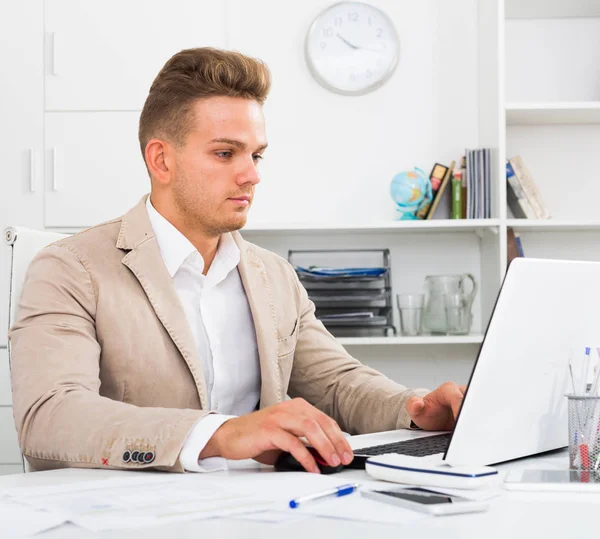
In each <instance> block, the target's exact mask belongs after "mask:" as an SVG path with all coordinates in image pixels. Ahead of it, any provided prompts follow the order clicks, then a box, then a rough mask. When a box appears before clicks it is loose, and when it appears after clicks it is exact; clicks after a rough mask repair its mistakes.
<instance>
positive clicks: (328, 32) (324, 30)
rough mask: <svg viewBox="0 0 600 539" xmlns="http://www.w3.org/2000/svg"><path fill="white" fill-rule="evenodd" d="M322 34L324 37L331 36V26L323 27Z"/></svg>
mask: <svg viewBox="0 0 600 539" xmlns="http://www.w3.org/2000/svg"><path fill="white" fill-rule="evenodd" d="M323 35H324V36H325V37H332V36H333V28H324V29H323Z"/></svg>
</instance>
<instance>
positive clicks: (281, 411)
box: [199, 399, 353, 473]
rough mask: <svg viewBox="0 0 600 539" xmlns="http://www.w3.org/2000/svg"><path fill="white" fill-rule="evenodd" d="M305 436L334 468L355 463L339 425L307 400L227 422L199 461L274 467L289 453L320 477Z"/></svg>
mask: <svg viewBox="0 0 600 539" xmlns="http://www.w3.org/2000/svg"><path fill="white" fill-rule="evenodd" d="M301 436H303V437H304V438H306V439H307V440H308V443H309V444H310V445H311V446H312V447H314V448H315V449H316V450H317V451H318V452H319V454H320V455H321V456H322V457H323V458H324V459H325V460H326V461H327V462H328V463H329V464H330V465H331V466H339V465H340V463H341V464H350V462H352V458H353V453H352V449H351V448H350V445H349V444H348V441H347V440H346V438H345V437H344V435H343V433H342V431H341V430H340V428H339V426H338V424H337V423H336V422H335V421H334V420H333V419H331V418H330V417H329V416H327V415H326V414H324V413H323V412H321V411H320V410H317V408H315V407H314V406H312V405H310V404H308V402H306V401H305V400H304V399H293V400H289V401H285V402H280V403H278V404H275V405H273V406H269V407H267V408H264V409H263V410H260V411H258V412H252V413H251V414H247V415H244V416H240V417H236V418H234V419H229V420H227V421H226V422H225V423H223V424H222V425H221V426H220V427H219V428H218V429H217V430H216V431H215V433H214V434H213V435H212V438H211V439H210V440H209V441H208V443H207V444H206V446H205V447H204V449H203V450H202V452H201V453H200V456H199V458H201V459H204V458H209V457H224V458H226V459H231V460H239V459H249V458H253V459H256V460H258V461H259V462H262V463H264V464H273V463H274V462H275V460H276V458H277V456H278V455H279V453H280V452H281V451H288V452H289V453H291V454H292V455H293V456H294V457H295V458H296V460H297V461H298V462H299V463H300V464H302V466H304V468H305V469H306V470H307V471H309V472H315V473H319V468H318V467H317V463H316V462H315V459H314V458H313V456H312V455H311V454H310V453H309V452H308V450H307V449H306V446H305V445H304V444H303V443H302V441H301V440H300V437H301Z"/></svg>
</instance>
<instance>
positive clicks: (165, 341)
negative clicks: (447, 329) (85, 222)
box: [9, 48, 463, 472]
mask: <svg viewBox="0 0 600 539" xmlns="http://www.w3.org/2000/svg"><path fill="white" fill-rule="evenodd" d="M269 87H270V76H269V72H268V69H267V67H266V66H265V65H264V64H262V63H261V62H259V61H257V60H254V59H251V58H248V57H245V56H243V55H241V54H239V53H234V52H226V51H219V50H215V49H210V48H201V49H191V50H185V51H181V52H180V53H178V54H176V55H175V56H174V57H173V58H171V59H170V60H169V61H168V62H167V64H166V65H165V66H164V67H163V69H162V70H161V71H160V73H159V74H158V76H157V77H156V79H155V81H154V82H153V84H152V87H151V88H150V92H149V95H148V98H147V100H146V103H145V105H144V108H143V111H142V114H141V117H140V126H139V138H140V145H141V150H142V153H143V156H144V159H145V162H146V166H147V169H148V173H149V175H150V179H151V195H150V197H149V198H148V197H144V198H143V199H142V201H141V202H140V203H139V204H138V205H137V206H136V207H134V208H133V209H132V210H131V211H129V212H128V213H127V214H126V215H124V216H123V217H121V218H119V219H115V220H113V221H110V222H108V223H104V224H101V225H98V226H95V227H92V228H90V229H88V230H85V231H83V232H81V233H79V234H76V235H74V236H72V237H70V238H68V239H64V240H61V241H59V242H56V243H54V244H53V245H51V246H49V247H47V248H45V249H44V250H42V251H41V252H40V253H39V254H38V256H37V257H36V258H35V260H34V261H33V262H32V264H31V266H30V268H29V271H28V273H27V277H26V282H25V286H24V290H23V295H22V298H21V302H20V308H19V315H18V320H17V321H16V323H15V325H14V327H13V328H12V329H11V331H10V335H9V336H10V341H11V356H12V384H13V399H14V414H15V421H16V425H17V430H18V435H19V443H20V446H21V450H22V452H23V454H24V455H25V457H26V458H27V459H28V461H29V463H30V465H31V466H32V467H33V468H34V469H37V470H42V469H49V468H57V467H65V466H79V467H105V468H123V469H132V468H135V469H137V468H144V467H155V468H158V469H162V470H168V471H178V472H181V471H186V470H187V471H206V470H214V469H221V468H223V467H224V466H225V464H224V460H223V459H224V458H228V459H245V458H255V459H257V460H259V461H261V462H264V463H273V462H274V459H275V458H276V457H277V455H278V453H279V452H280V451H282V450H283V451H289V452H291V453H292V454H293V455H294V456H295V457H296V459H297V460H298V461H299V462H300V463H301V464H302V465H303V466H304V467H305V468H306V469H307V470H309V471H314V472H317V471H318V469H317V466H316V463H315V461H314V459H313V457H312V456H311V455H310V453H309V452H308V451H307V449H306V447H305V445H304V444H303V443H302V441H301V439H300V438H301V437H305V438H306V439H307V440H308V441H309V442H310V443H311V444H312V445H313V446H314V447H315V448H316V449H317V450H318V451H319V453H320V454H321V455H322V456H323V457H324V458H325V459H326V460H327V461H328V462H329V463H330V464H331V465H334V466H336V465H338V464H339V463H340V462H342V463H344V464H348V463H349V462H350V461H351V460H352V451H351V449H350V446H349V444H348V443H347V441H346V438H345V437H344V436H343V434H342V431H341V429H344V430H346V431H348V432H352V433H365V432H374V431H381V430H390V429H396V428H403V427H409V425H410V422H411V419H412V421H414V423H415V424H416V425H417V426H419V427H421V428H424V429H436V430H437V429H450V428H452V426H453V424H454V419H455V417H456V415H457V413H458V409H459V407H460V403H461V400H462V394H463V390H462V389H459V388H458V387H457V386H456V385H455V384H452V383H447V384H444V385H443V386H441V387H440V388H439V389H437V390H436V391H434V392H432V393H430V394H428V395H427V396H425V398H422V396H424V395H425V394H426V393H427V391H425V390H414V391H413V390H408V389H407V388H405V387H403V386H400V385H398V384H396V383H394V382H392V381H391V380H389V379H387V378H386V377H384V376H383V375H381V374H379V373H377V372H376V371H374V370H373V369H370V368H368V367H365V366H363V365H361V364H360V363H359V362H358V361H357V360H355V359H354V358H352V357H351V356H350V355H349V354H348V353H347V352H346V351H345V350H344V349H343V348H342V347H341V346H340V345H339V344H338V343H337V341H336V340H335V339H334V338H333V337H332V336H331V335H330V334H329V333H328V332H327V331H326V329H325V328H324V326H323V325H322V324H321V323H320V322H319V321H318V320H317V319H316V318H315V315H314V305H313V304H312V302H311V301H309V299H308V296H307V294H306V291H305V290H304V288H303V287H302V286H301V285H300V283H299V281H298V279H297V277H296V274H295V272H294V270H293V269H292V268H291V266H290V265H289V264H288V263H287V262H286V261H285V260H283V259H282V258H280V257H278V256H276V255H275V254H273V253H270V252H268V251H266V250H264V249H261V248H259V247H257V246H255V245H252V244H250V243H248V242H246V241H244V240H243V239H242V238H241V236H240V235H239V233H238V232H236V231H237V230H239V229H240V228H242V227H243V226H244V224H245V223H246V217H247V214H248V210H249V208H250V206H251V204H252V200H253V197H254V192H255V187H256V185H257V184H258V182H259V173H258V163H259V161H260V160H261V159H262V158H263V153H264V151H265V149H266V147H267V141H266V137H265V123H264V117H263V112H262V104H263V102H264V101H265V99H266V96H267V93H268V91H269ZM123 181H127V179H126V178H123ZM286 395H289V396H290V397H292V400H285V399H286Z"/></svg>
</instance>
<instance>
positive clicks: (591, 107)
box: [506, 101, 600, 125]
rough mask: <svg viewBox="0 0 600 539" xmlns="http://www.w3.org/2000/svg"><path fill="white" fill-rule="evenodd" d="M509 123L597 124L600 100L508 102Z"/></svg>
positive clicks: (599, 120) (507, 119)
mask: <svg viewBox="0 0 600 539" xmlns="http://www.w3.org/2000/svg"><path fill="white" fill-rule="evenodd" d="M506 123H507V125H536V124H537V125H539V124H597V123H600V101H579V102H577V101H575V102H559V103H508V104H507V105H506Z"/></svg>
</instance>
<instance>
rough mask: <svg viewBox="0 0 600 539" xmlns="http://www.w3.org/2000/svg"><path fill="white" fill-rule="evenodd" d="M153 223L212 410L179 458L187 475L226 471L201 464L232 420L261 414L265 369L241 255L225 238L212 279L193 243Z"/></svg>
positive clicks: (159, 220) (218, 462)
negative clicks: (203, 453) (262, 372)
mask: <svg viewBox="0 0 600 539" xmlns="http://www.w3.org/2000/svg"><path fill="white" fill-rule="evenodd" d="M146 208H147V210H148V217H149V218H150V224H151V225H152V229H153V230H154V234H155V236H156V240H157V242H158V247H159V249H160V253H161V255H162V258H163V260H164V262H165V265H166V267H167V270H168V272H169V275H170V276H171V279H172V280H173V285H174V286H175V291H176V292H177V295H178V296H179V299H180V301H181V304H182V306H183V310H184V312H185V315H186V318H187V320H188V323H189V325H190V328H191V330H192V334H193V335H194V339H195V341H196V344H197V346H198V351H199V357H200V361H201V363H202V370H203V371H204V378H205V380H206V390H207V393H208V399H209V402H210V410H211V411H213V412H215V413H212V414H209V415H208V416H205V417H203V418H202V419H200V420H199V421H198V422H197V423H196V424H195V425H194V427H193V428H192V430H191V431H190V433H189V434H188V437H187V439H186V441H185V443H184V446H183V449H182V451H181V455H180V457H179V459H180V462H181V465H182V466H183V468H184V469H185V470H187V471H193V472H203V471H213V470H218V469H225V468H226V467H227V466H226V464H225V459H222V458H219V457H213V458H207V459H202V460H199V459H198V455H199V454H200V452H201V451H202V449H204V446H205V445H206V444H207V442H208V440H210V438H211V437H212V435H213V434H214V432H215V431H216V430H217V429H218V428H219V427H220V426H221V425H222V424H223V423H224V422H225V421H227V420H228V419H230V418H231V417H235V416H238V415H243V414H248V413H250V412H252V411H253V410H255V409H256V405H257V404H258V400H259V398H260V366H259V361H258V350H257V345H256V333H255V330H254V322H253V319H252V314H251V312H250V306H249V305H248V299H247V297H246V293H245V291H244V287H243V286H242V281H241V279H240V275H239V273H238V270H237V265H238V264H239V262H240V250H239V249H238V246H237V245H236V243H235V240H234V239H233V237H232V236H231V234H230V233H227V234H223V235H222V236H221V238H220V240H219V246H218V248H217V253H216V255H215V258H214V260H213V262H212V264H211V265H210V268H209V270H208V272H207V274H206V275H203V274H202V272H203V270H204V259H203V258H202V255H200V253H199V252H198V251H197V249H196V248H195V247H194V246H193V245H192V243H191V242H190V241H189V240H188V239H187V238H186V237H185V236H184V235H183V234H182V233H181V232H179V230H177V229H176V228H175V227H174V226H173V225H172V224H171V223H170V222H169V221H167V220H166V219H165V218H164V217H163V216H162V215H161V214H160V213H158V212H157V211H156V209H155V208H154V206H152V203H151V202H150V197H148V199H147V201H146Z"/></svg>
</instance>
